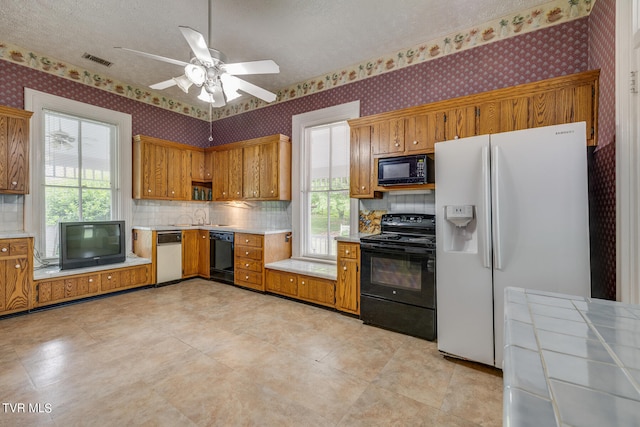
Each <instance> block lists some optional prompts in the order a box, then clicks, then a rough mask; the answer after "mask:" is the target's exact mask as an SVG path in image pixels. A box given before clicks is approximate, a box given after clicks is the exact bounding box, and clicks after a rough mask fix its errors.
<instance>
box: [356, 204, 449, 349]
mask: <svg viewBox="0 0 640 427" xmlns="http://www.w3.org/2000/svg"><path fill="white" fill-rule="evenodd" d="M360 253H361V260H360V261H361V275H360V319H361V320H362V321H363V322H364V323H365V324H369V325H374V326H380V327H383V328H386V329H390V330H395V331H397V332H401V333H405V334H408V335H413V336H416V337H420V338H424V339H427V340H430V341H433V340H435V339H436V330H437V329H436V258H435V257H436V227H435V215H430V214H385V215H383V216H382V219H381V232H380V234H376V235H371V236H365V237H362V238H361V239H360Z"/></svg>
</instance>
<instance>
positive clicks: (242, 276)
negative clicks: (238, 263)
mask: <svg viewBox="0 0 640 427" xmlns="http://www.w3.org/2000/svg"><path fill="white" fill-rule="evenodd" d="M234 277H235V279H236V282H244V283H252V284H254V285H262V273H261V272H255V271H251V270H244V269H241V270H238V271H236V272H235V273H234Z"/></svg>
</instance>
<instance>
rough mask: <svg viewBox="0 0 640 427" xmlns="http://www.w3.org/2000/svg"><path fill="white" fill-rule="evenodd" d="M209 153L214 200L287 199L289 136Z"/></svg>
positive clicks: (250, 141)
mask: <svg viewBox="0 0 640 427" xmlns="http://www.w3.org/2000/svg"><path fill="white" fill-rule="evenodd" d="M212 151H213V162H212V163H213V180H212V181H213V182H212V187H213V199H214V200H291V142H290V141H289V137H287V136H284V135H280V134H276V135H271V136H266V137H263V138H255V139H250V140H247V141H239V142H234V143H232V144H226V145H222V146H218V147H215V148H213V149H212ZM223 153H224V154H223Z"/></svg>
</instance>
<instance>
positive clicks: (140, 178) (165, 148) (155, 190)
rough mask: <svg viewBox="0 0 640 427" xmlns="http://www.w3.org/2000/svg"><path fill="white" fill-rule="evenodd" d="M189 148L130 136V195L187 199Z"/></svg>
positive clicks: (188, 188) (188, 198) (146, 197)
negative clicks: (131, 185)
mask: <svg viewBox="0 0 640 427" xmlns="http://www.w3.org/2000/svg"><path fill="white" fill-rule="evenodd" d="M191 151H192V149H190V148H187V147H186V146H184V145H183V144H178V143H175V142H171V141H165V140H162V139H158V138H153V137H148V136H143V135H136V136H135V137H134V139H133V198H134V199H165V200H190V199H191V194H190V190H191V167H192V159H191Z"/></svg>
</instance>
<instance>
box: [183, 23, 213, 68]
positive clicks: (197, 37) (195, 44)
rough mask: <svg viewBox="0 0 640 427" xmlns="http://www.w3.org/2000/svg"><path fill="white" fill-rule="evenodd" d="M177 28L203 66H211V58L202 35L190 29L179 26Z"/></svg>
mask: <svg viewBox="0 0 640 427" xmlns="http://www.w3.org/2000/svg"><path fill="white" fill-rule="evenodd" d="M179 28H180V31H182V35H183V36H184V38H185V39H186V40H187V43H188V44H189V47H190V48H191V50H192V51H193V54H194V55H195V56H196V58H198V60H199V61H200V62H202V63H203V64H206V65H213V58H211V53H210V52H209V48H208V47H207V42H206V41H205V39H204V37H203V36H202V34H200V33H199V32H197V31H196V30H194V29H193V28H191V27H184V26H180V27H179Z"/></svg>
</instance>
